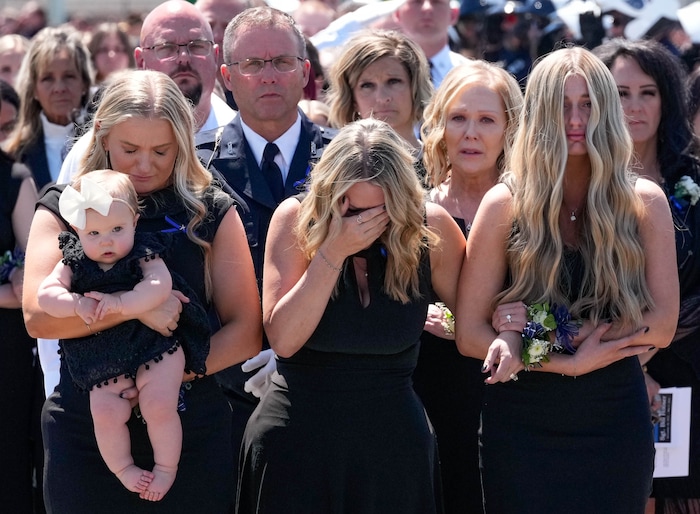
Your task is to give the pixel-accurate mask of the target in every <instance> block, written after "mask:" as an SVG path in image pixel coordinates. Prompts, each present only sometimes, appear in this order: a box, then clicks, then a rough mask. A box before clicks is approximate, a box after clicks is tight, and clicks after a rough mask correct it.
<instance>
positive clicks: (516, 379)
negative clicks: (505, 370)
mask: <svg viewBox="0 0 700 514" xmlns="http://www.w3.org/2000/svg"><path fill="white" fill-rule="evenodd" d="M510 379H511V380H512V381H513V382H517V381H518V375H516V374H515V373H511V374H510Z"/></svg>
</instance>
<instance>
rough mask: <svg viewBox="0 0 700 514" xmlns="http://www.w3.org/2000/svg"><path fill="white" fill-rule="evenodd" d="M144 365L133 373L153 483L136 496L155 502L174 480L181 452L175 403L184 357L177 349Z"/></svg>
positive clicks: (180, 425)
mask: <svg viewBox="0 0 700 514" xmlns="http://www.w3.org/2000/svg"><path fill="white" fill-rule="evenodd" d="M149 368H150V369H148V370H146V369H145V367H144V366H142V367H141V368H139V371H138V373H137V374H136V385H137V386H138V389H139V405H140V408H141V414H142V415H143V417H144V419H145V420H146V426H147V427H148V436H149V438H150V440H151V446H152V447H153V460H154V461H155V466H154V467H153V475H154V477H153V481H152V482H151V483H150V484H149V485H148V488H147V489H146V490H145V491H143V492H141V494H140V495H139V496H140V497H141V498H142V499H144V500H150V501H159V500H161V499H162V498H163V496H165V493H167V492H168V490H170V487H171V486H172V485H173V482H174V481H175V475H176V473H177V466H178V463H179V461H180V452H181V451H182V424H181V422H180V415H179V414H178V412H177V403H178V397H179V393H180V385H181V384H182V375H183V373H184V369H185V354H184V352H183V351H182V349H178V350H177V351H176V352H174V353H172V354H168V353H166V354H164V355H163V360H162V361H160V362H156V363H151V364H150V365H149Z"/></svg>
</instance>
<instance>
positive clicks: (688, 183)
mask: <svg viewBox="0 0 700 514" xmlns="http://www.w3.org/2000/svg"><path fill="white" fill-rule="evenodd" d="M698 200H700V186H698V184H697V183H696V182H695V181H694V180H693V179H692V178H690V177H689V176H688V175H683V176H682V177H681V178H680V179H679V180H678V182H676V186H675V187H674V188H673V194H672V195H671V202H672V203H673V205H674V206H675V207H676V208H677V209H678V210H679V211H681V212H682V211H685V210H686V209H687V208H688V206H689V205H695V204H696V203H698Z"/></svg>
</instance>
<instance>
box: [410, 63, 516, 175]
mask: <svg viewBox="0 0 700 514" xmlns="http://www.w3.org/2000/svg"><path fill="white" fill-rule="evenodd" d="M475 85H479V86H484V87H487V88H488V89H490V90H491V91H494V92H495V93H497V94H498V95H499V96H500V97H501V101H502V103H503V109H504V113H505V115H506V129H505V133H504V142H503V152H501V155H500V156H499V157H498V161H497V162H496V166H497V167H498V170H499V171H501V172H502V171H503V170H504V167H505V156H506V155H507V154H509V153H510V149H511V147H512V145H513V139H514V138H515V131H516V128H517V121H518V118H519V117H520V111H521V110H522V107H523V95H522V92H521V91H520V86H518V82H517V81H516V80H515V77H513V76H512V75H511V74H510V73H508V72H507V71H506V70H504V69H503V68H500V67H499V66H496V65H494V64H491V63H488V62H486V61H481V60H473V61H469V62H467V63H464V64H460V65H458V66H455V67H454V68H452V69H451V70H450V71H449V72H448V73H447V75H445V78H444V79H443V81H442V84H440V87H439V88H438V89H437V90H436V91H435V95H433V98H432V100H431V101H430V103H429V104H428V106H427V107H426V108H425V112H424V122H423V126H422V128H421V132H422V134H423V163H424V164H425V169H426V172H427V174H426V177H425V178H426V182H427V184H428V186H429V187H437V186H439V185H440V184H442V183H443V182H444V181H445V180H447V177H449V176H450V171H451V165H450V162H449V158H448V157H447V146H446V144H445V124H446V122H447V120H446V118H445V116H446V115H447V107H448V106H449V105H450V104H451V103H452V102H453V101H454V100H455V98H457V96H458V95H460V94H461V93H462V91H464V90H465V89H467V88H469V87H471V86H475Z"/></svg>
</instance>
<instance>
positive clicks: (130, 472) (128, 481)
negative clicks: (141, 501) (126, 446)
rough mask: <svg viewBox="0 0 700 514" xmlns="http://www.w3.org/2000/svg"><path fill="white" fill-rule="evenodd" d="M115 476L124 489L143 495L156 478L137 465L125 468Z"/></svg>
mask: <svg viewBox="0 0 700 514" xmlns="http://www.w3.org/2000/svg"><path fill="white" fill-rule="evenodd" d="M115 475H116V476H117V478H118V479H119V481H120V482H121V483H122V484H123V485H124V487H126V488H127V489H128V490H129V491H131V492H134V493H143V492H144V491H145V490H146V489H147V488H148V486H149V485H150V483H151V482H152V481H153V478H154V477H155V475H154V474H153V473H151V472H150V471H146V470H145V469H141V468H140V467H138V466H136V465H135V464H131V465H130V466H127V467H125V468H124V469H122V470H121V471H119V472H117V473H115Z"/></svg>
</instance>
